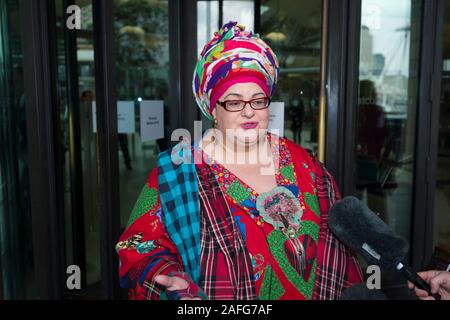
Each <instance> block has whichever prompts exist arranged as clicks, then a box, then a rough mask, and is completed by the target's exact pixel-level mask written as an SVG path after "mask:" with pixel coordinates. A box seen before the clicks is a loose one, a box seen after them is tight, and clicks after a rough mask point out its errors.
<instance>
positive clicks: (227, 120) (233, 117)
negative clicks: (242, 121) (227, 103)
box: [221, 112, 239, 130]
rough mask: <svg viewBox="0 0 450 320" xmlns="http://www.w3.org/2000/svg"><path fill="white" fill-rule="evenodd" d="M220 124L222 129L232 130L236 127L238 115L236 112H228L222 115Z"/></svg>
mask: <svg viewBox="0 0 450 320" xmlns="http://www.w3.org/2000/svg"><path fill="white" fill-rule="evenodd" d="M221 116H222V121H221V122H222V124H223V128H224V129H225V130H226V129H234V128H236V127H237V125H238V123H239V113H238V112H234V113H232V112H230V113H226V114H222V115H221Z"/></svg>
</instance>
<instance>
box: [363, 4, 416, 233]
mask: <svg viewBox="0 0 450 320" xmlns="http://www.w3.org/2000/svg"><path fill="white" fill-rule="evenodd" d="M419 31H420V4H419V2H418V1H414V0H413V1H411V0H400V1H395V2H392V1H387V0H377V1H369V0H368V1H365V0H363V1H362V16H361V36H360V37H361V38H360V41H361V42H360V46H361V47H360V62H359V105H358V117H357V121H358V126H357V145H356V150H355V151H356V159H357V160H356V164H357V165H356V172H355V183H356V189H357V191H358V193H359V195H360V197H362V198H363V199H365V201H366V202H367V203H368V205H369V207H371V209H372V210H374V211H375V212H379V213H380V215H381V218H382V219H384V220H385V221H386V222H387V223H388V224H389V225H390V226H391V227H392V228H393V229H394V230H395V231H396V232H397V233H399V234H400V235H402V236H404V237H405V238H406V239H409V230H410V225H411V212H412V211H411V209H412V207H411V205H412V192H413V183H414V177H413V168H414V158H413V155H414V150H415V148H414V144H415V123H416V108H417V86H418V79H417V77H416V75H417V69H416V68H417V65H418V63H417V61H418V54H419V41H417V40H415V39H417V38H418V35H419Z"/></svg>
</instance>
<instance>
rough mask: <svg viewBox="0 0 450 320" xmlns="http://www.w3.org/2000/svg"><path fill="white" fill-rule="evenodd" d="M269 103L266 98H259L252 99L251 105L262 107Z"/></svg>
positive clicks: (256, 107)
mask: <svg viewBox="0 0 450 320" xmlns="http://www.w3.org/2000/svg"><path fill="white" fill-rule="evenodd" d="M268 105H269V99H268V98H260V99H255V100H253V101H252V107H253V108H254V109H264V108H266V107H267V106H268Z"/></svg>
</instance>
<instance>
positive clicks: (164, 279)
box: [155, 275, 174, 289]
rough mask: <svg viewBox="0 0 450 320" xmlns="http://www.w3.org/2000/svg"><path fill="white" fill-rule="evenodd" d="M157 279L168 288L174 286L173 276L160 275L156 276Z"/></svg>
mask: <svg viewBox="0 0 450 320" xmlns="http://www.w3.org/2000/svg"><path fill="white" fill-rule="evenodd" d="M155 281H156V282H157V283H159V284H160V285H162V286H165V287H166V288H167V289H169V288H170V287H172V286H173V284H174V283H173V281H174V280H173V278H172V277H169V276H165V275H158V276H156V277H155Z"/></svg>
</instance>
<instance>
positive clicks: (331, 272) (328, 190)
mask: <svg viewBox="0 0 450 320" xmlns="http://www.w3.org/2000/svg"><path fill="white" fill-rule="evenodd" d="M307 151H308V153H309V155H310V156H311V158H312V160H313V163H314V166H315V169H316V188H317V197H318V199H319V205H320V212H321V219H320V231H319V241H318V248H317V252H318V255H317V270H316V274H317V276H316V282H315V286H314V291H313V297H312V299H313V300H337V299H339V298H340V296H341V294H342V292H343V291H344V290H345V289H346V288H347V287H349V286H350V285H351V283H349V282H348V276H349V275H348V272H349V264H353V265H354V266H355V267H356V270H355V271H356V273H357V274H358V277H359V278H360V280H361V281H362V279H363V275H362V271H361V269H360V266H359V263H358V261H357V259H356V257H355V255H354V254H353V253H352V252H351V251H350V250H349V249H348V248H347V247H346V246H345V245H344V244H343V243H342V242H340V241H339V240H338V239H337V238H336V236H335V235H334V234H333V233H332V232H331V230H330V228H329V227H328V211H329V210H330V209H331V207H333V205H334V204H335V203H336V202H338V201H340V200H341V195H340V193H339V190H338V188H337V186H336V184H335V182H334V179H333V178H332V176H331V174H330V173H329V172H328V171H327V169H326V168H325V167H324V166H323V165H322V163H320V161H319V160H318V159H317V158H316V156H315V154H314V153H313V152H312V151H311V150H307Z"/></svg>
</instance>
